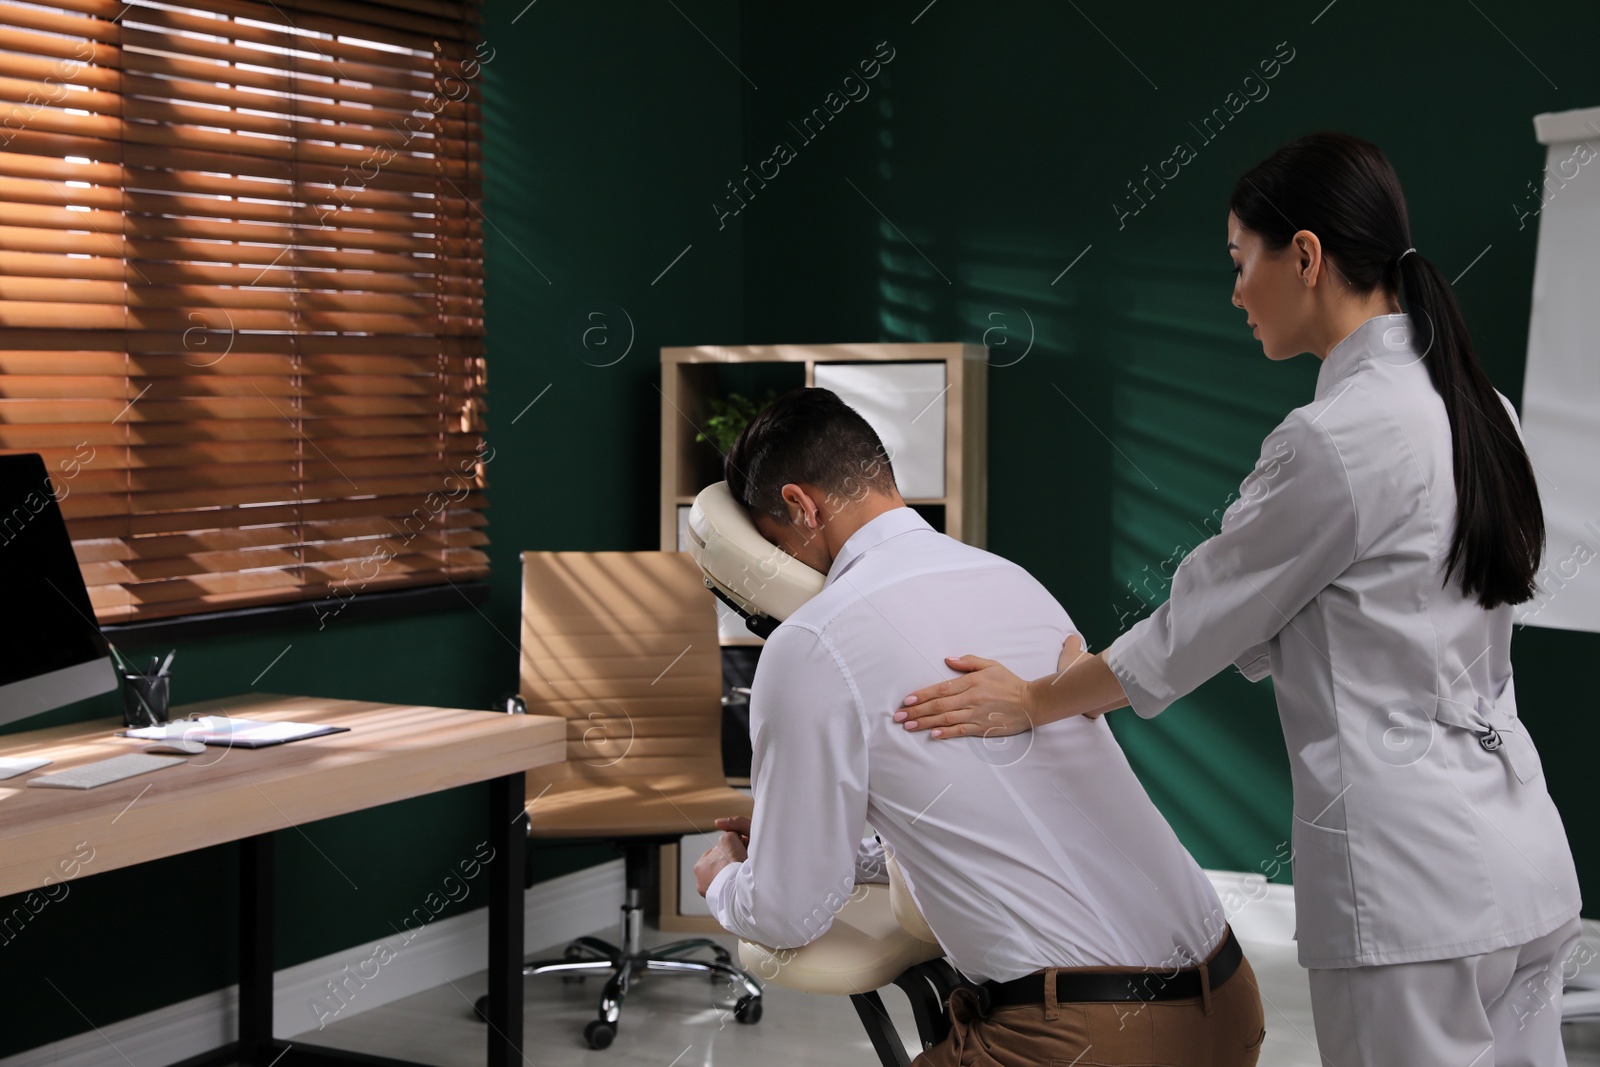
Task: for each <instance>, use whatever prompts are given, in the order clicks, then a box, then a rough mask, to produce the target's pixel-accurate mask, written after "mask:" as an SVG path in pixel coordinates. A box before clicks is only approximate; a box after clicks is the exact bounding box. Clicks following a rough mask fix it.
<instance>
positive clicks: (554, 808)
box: [526, 775, 754, 838]
mask: <svg viewBox="0 0 1600 1067" xmlns="http://www.w3.org/2000/svg"><path fill="white" fill-rule="evenodd" d="M529 792H530V793H537V794H538V795H536V796H533V797H530V798H529V800H528V803H527V806H526V810H527V812H528V833H529V834H530V835H531V836H533V837H545V838H558V837H606V838H613V837H614V838H624V837H655V836H663V835H666V836H670V835H673V834H699V833H711V832H713V831H714V830H716V824H715V821H714V820H716V819H720V818H722V817H724V816H732V815H745V816H748V815H749V814H750V813H751V812H752V811H753V810H754V803H753V802H752V801H751V799H750V798H749V797H747V796H745V795H744V794H743V793H741V792H739V791H738V790H737V789H733V788H731V787H730V786H727V785H706V784H705V782H704V780H703V779H702V778H700V777H699V776H689V775H662V776H660V777H651V778H610V779H601V780H592V779H583V778H569V779H565V780H562V781H556V782H552V783H550V787H549V788H548V789H545V790H544V791H543V792H542V793H541V792H539V787H537V786H536V787H535V788H533V789H530V790H529Z"/></svg>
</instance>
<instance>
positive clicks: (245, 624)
mask: <svg viewBox="0 0 1600 1067" xmlns="http://www.w3.org/2000/svg"><path fill="white" fill-rule="evenodd" d="M488 598H489V583H488V582H484V581H476V582H463V583H460V584H456V585H450V584H446V585H426V586H419V587H416V588H412V589H396V590H393V591H391V592H381V593H362V594H360V595H359V596H354V597H350V598H348V599H341V598H339V597H329V598H326V599H323V600H298V601H293V602H291V603H287V604H266V605H263V606H261V607H255V608H238V609H235V610H232V611H212V612H206V613H204V614H201V615H178V616H175V617H173V618H170V619H150V620H148V621H146V622H125V623H108V624H106V625H104V626H102V627H100V632H101V633H103V634H105V635H106V637H108V638H110V639H111V641H112V643H114V644H115V645H116V646H117V647H118V648H138V647H140V646H145V645H155V644H170V643H172V642H175V641H192V640H195V639H198V638H205V637H232V636H237V635H239V634H256V633H263V632H267V631H272V630H283V629H290V628H298V627H303V626H312V625H315V626H316V627H317V628H319V629H320V628H321V627H322V622H323V617H324V616H325V615H327V614H329V613H337V621H338V622H341V623H343V622H352V621H354V622H360V621H364V620H373V619H394V618H403V617H405V616H408V615H419V614H423V613H426V612H432V611H453V610H458V609H460V608H464V607H474V606H476V605H478V604H481V603H483V602H484V601H485V600H487V599H488Z"/></svg>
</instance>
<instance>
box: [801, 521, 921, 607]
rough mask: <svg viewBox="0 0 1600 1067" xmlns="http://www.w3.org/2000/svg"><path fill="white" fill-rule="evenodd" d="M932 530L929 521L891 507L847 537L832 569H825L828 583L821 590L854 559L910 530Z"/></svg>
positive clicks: (854, 560) (846, 568) (851, 564)
mask: <svg viewBox="0 0 1600 1067" xmlns="http://www.w3.org/2000/svg"><path fill="white" fill-rule="evenodd" d="M931 529H933V527H932V526H930V525H928V520H927V519H924V518H923V517H922V516H921V515H918V514H917V513H916V512H915V511H913V510H912V509H911V508H909V507H899V508H891V509H890V510H888V511H886V512H884V513H883V514H882V515H879V516H878V517H877V518H875V519H872V520H871V521H870V522H868V523H867V524H866V525H864V526H862V527H861V529H859V530H857V531H856V532H855V533H853V534H851V535H850V537H849V539H848V540H846V541H845V543H844V545H843V546H842V547H841V548H840V549H839V554H838V555H836V556H834V557H833V566H831V567H829V568H828V580H827V581H825V582H823V583H822V584H823V586H824V588H826V587H827V586H830V585H832V584H833V582H834V580H835V579H836V578H838V577H839V576H840V575H841V574H843V573H844V572H845V571H847V570H849V569H850V568H851V567H852V566H853V565H854V564H855V562H856V560H858V559H860V558H861V557H862V556H863V555H865V554H866V553H868V552H870V551H872V550H873V549H874V548H877V547H878V546H879V545H881V544H883V543H884V542H885V541H887V540H889V539H890V538H894V537H899V536H900V535H901V534H905V533H910V532H911V531H913V530H931Z"/></svg>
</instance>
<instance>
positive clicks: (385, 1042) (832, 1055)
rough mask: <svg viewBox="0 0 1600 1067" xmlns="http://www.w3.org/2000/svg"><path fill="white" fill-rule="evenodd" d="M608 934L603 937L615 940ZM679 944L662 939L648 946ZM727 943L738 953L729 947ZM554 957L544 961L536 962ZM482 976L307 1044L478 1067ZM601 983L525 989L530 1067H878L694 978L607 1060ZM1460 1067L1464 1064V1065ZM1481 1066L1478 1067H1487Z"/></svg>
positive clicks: (835, 1019) (1590, 1035) (852, 1035)
mask: <svg viewBox="0 0 1600 1067" xmlns="http://www.w3.org/2000/svg"><path fill="white" fill-rule="evenodd" d="M610 934H611V932H610V931H600V932H598V935H597V936H601V937H609V936H610ZM677 936H683V935H665V934H660V933H659V932H656V931H653V930H652V931H649V932H648V933H647V941H649V942H650V943H659V942H661V941H668V940H673V939H674V938H675V937H677ZM727 943H728V944H729V946H730V948H731V947H732V939H728V940H727ZM1245 951H1246V953H1247V954H1248V955H1249V957H1250V962H1251V965H1252V966H1253V967H1254V968H1255V971H1256V975H1257V978H1258V980H1259V981H1260V983H1261V993H1262V998H1263V1000H1264V1001H1265V1007H1266V1013H1267V1040H1266V1044H1265V1046H1264V1047H1263V1050H1262V1055H1261V1061H1260V1067H1320V1064H1319V1062H1318V1057H1317V1052H1316V1045H1315V1041H1314V1037H1313V1031H1312V1026H1311V1004H1310V994H1309V991H1308V988H1307V985H1306V978H1305V972H1303V971H1302V970H1301V969H1300V967H1299V965H1298V964H1297V963H1296V962H1295V957H1294V948H1293V946H1283V945H1265V944H1251V943H1249V942H1246V943H1245ZM552 954H554V955H559V950H557V951H556V952H555V953H544V954H541V955H552ZM485 988H486V985H485V979H484V976H483V975H482V974H477V975H473V976H471V977H468V978H463V979H461V980H459V981H457V982H455V983H453V984H447V985H444V986H441V987H439V988H437V989H432V990H429V991H427V992H424V993H419V994H417V995H416V996H413V997H409V998H407V999H405V1000H400V1001H396V1002H395V1003H393V1004H389V1005H386V1006H384V1007H382V1008H377V1009H374V1010H372V1011H368V1012H364V1013H362V1014H360V1015H356V1016H354V1017H352V1018H350V1019H347V1020H344V1021H341V1022H336V1023H332V1024H330V1025H329V1026H328V1027H327V1028H326V1029H324V1030H322V1031H321V1032H313V1033H307V1034H303V1035H301V1037H302V1038H304V1039H305V1040H306V1041H308V1042H314V1043H316V1044H322V1045H332V1046H335V1047H338V1048H346V1049H352V1050H359V1051H363V1052H369V1053H375V1054H378V1055H387V1056H397V1057H404V1058H406V1059H412V1060H419V1061H422V1062H424V1063H430V1064H438V1065H439V1067H477V1065H479V1064H481V1063H482V1062H483V1047H484V1046H483V1030H482V1024H481V1023H479V1022H477V1021H476V1020H475V1019H474V1017H473V1012H472V1001H473V1000H474V999H475V998H476V997H478V996H479V995H480V994H481V993H483V992H484V990H485ZM599 991H600V984H599V982H598V981H597V980H595V979H589V980H588V981H587V982H584V983H581V984H580V983H572V984H564V983H563V982H562V981H561V980H560V979H558V978H540V979H531V980H529V982H528V983H527V988H526V1001H525V1009H524V1010H525V1011H526V1015H527V1018H526V1023H527V1038H526V1043H525V1046H524V1048H525V1054H526V1057H527V1060H528V1062H529V1063H530V1064H533V1065H535V1067H710V1065H733V1067H743V1065H752V1067H821V1065H829V1067H837V1065H860V1067H873V1065H875V1064H876V1063H877V1059H876V1057H875V1056H874V1054H873V1052H872V1048H871V1046H870V1045H869V1044H868V1043H867V1039H866V1035H865V1032H864V1031H863V1030H862V1029H861V1024H860V1023H859V1022H858V1021H857V1019H856V1016H855V1011H854V1009H853V1008H852V1007H851V1006H850V1003H849V1001H847V1000H846V999H844V998H842V997H839V998H835V997H820V996H811V995H808V994H804V993H795V992H791V991H789V990H786V989H780V988H777V987H775V986H770V985H769V986H768V987H767V993H766V997H765V1001H766V1006H765V1011H764V1014H763V1017H762V1019H761V1021H760V1022H759V1023H757V1024H756V1025H754V1026H741V1025H739V1024H737V1023H735V1022H734V1021H733V1019H732V1018H731V1017H730V1014H729V1013H728V1012H726V1011H723V1010H720V1009H719V1007H718V1005H717V1004H716V1003H715V1000H716V998H717V994H718V993H719V992H720V990H719V989H718V988H716V987H713V986H712V985H711V984H710V983H709V982H706V981H703V980H701V979H699V978H694V977H683V978H679V977H673V976H654V975H653V976H651V977H650V978H648V979H647V980H646V981H645V982H643V983H641V985H640V986H638V987H636V989H635V991H634V992H633V993H632V994H631V995H630V997H629V999H628V1002H627V1004H626V1006H625V1007H624V1008H623V1012H622V1025H621V1027H620V1028H619V1030H618V1034H617V1039H616V1043H615V1044H613V1045H612V1046H611V1047H610V1048H609V1049H606V1050H604V1051H598V1052H597V1051H594V1050H591V1049H590V1048H589V1047H588V1046H587V1045H585V1044H584V1042H583V1037H582V1033H583V1026H584V1024H585V1023H586V1022H588V1021H589V1020H590V1019H591V1018H593V1017H594V1010H595V999H596V998H597V997H598V995H599ZM884 1002H885V1004H886V1005H888V1007H889V1011H890V1014H891V1016H893V1017H894V1018H895V1021H896V1024H897V1025H898V1026H899V1028H900V1031H901V1033H902V1034H903V1035H914V1034H915V1032H916V1030H915V1027H914V1026H913V1024H912V1021H911V1014H910V1011H909V1010H908V1009H907V1008H906V1002H905V998H904V997H903V996H901V995H900V992H899V991H898V990H895V989H890V990H888V991H887V992H886V993H885V994H884ZM1565 1035H1566V1042H1567V1049H1568V1055H1569V1057H1570V1062H1571V1065H1572V1067H1600V1022H1596V1023H1593V1024H1583V1025H1568V1026H1567V1027H1566V1028H1565ZM1463 1067H1465V1065H1463ZM1480 1067H1481V1065H1480Z"/></svg>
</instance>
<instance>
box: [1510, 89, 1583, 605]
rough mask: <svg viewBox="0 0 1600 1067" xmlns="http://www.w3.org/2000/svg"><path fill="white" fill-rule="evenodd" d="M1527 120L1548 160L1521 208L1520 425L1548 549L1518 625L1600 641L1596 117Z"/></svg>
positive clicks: (1571, 115)
mask: <svg viewBox="0 0 1600 1067" xmlns="http://www.w3.org/2000/svg"><path fill="white" fill-rule="evenodd" d="M1533 121H1534V129H1535V131H1536V132H1537V134H1538V138H1539V143H1541V144H1543V145H1545V146H1547V151H1546V156H1545V169H1544V174H1543V176H1542V180H1541V181H1540V182H1539V183H1536V184H1538V185H1539V186H1540V188H1537V189H1533V188H1530V189H1529V190H1528V193H1527V195H1526V196H1525V197H1524V198H1523V200H1522V201H1521V203H1520V204H1519V205H1518V206H1517V208H1516V210H1517V212H1518V216H1519V218H1521V219H1523V220H1524V222H1525V223H1526V222H1530V221H1532V220H1531V218H1529V216H1530V215H1533V214H1535V213H1536V214H1537V218H1538V226H1539V252H1538V258H1537V259H1536V260H1535V263H1534V270H1533V316H1532V322H1531V323H1530V325H1529V329H1528V365H1527V372H1526V373H1527V376H1526V378H1525V380H1524V382H1523V387H1522V412H1521V417H1522V431H1523V436H1524V437H1525V438H1526V440H1527V442H1528V456H1529V458H1530V459H1531V460H1532V461H1533V467H1534V472H1535V474H1536V476H1537V478H1538V481H1539V494H1540V496H1541V498H1542V499H1543V502H1544V516H1545V527H1546V543H1545V555H1544V563H1543V565H1542V567H1541V570H1540V574H1539V595H1538V596H1537V597H1536V598H1535V599H1534V600H1533V601H1531V602H1529V603H1527V604H1522V605H1519V607H1518V609H1517V621H1518V622H1519V623H1523V624H1525V625H1529V626H1548V627H1552V628H1555V629H1562V630H1588V631H1592V632H1597V633H1600V107H1595V108H1585V109H1582V110H1578V111H1563V112H1557V113H1554V114H1545V115H1539V116H1537V117H1536V118H1535V119H1534V120H1533Z"/></svg>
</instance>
